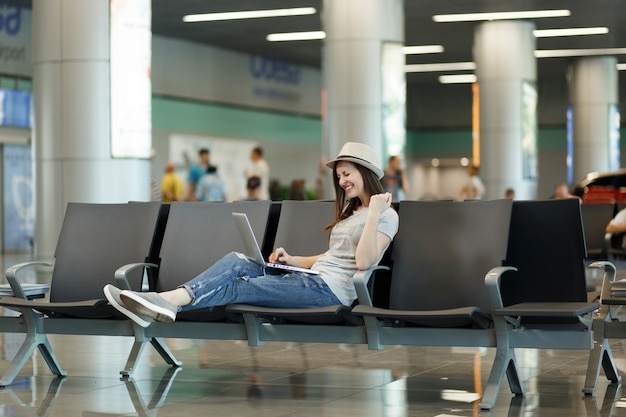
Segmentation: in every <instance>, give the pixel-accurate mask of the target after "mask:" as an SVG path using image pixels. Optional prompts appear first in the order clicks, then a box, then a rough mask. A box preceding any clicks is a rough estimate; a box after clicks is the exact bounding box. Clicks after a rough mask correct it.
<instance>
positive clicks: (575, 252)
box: [488, 199, 619, 394]
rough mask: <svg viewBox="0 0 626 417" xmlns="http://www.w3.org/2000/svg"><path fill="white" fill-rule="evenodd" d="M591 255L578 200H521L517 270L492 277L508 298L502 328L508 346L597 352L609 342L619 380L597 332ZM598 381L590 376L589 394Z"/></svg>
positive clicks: (515, 234)
mask: <svg viewBox="0 0 626 417" xmlns="http://www.w3.org/2000/svg"><path fill="white" fill-rule="evenodd" d="M582 207H584V205H583V206H582ZM585 258H586V252H585V236H584V233H583V225H582V213H581V205H580V204H579V202H578V200H577V199H562V200H546V201H515V202H514V204H513V211H512V215H511V226H510V233H509V243H508V245H507V255H506V259H505V261H504V265H505V266H508V267H514V268H515V269H516V271H507V272H505V273H504V274H503V275H502V277H501V278H500V279H499V280H495V279H491V280H488V286H489V288H490V291H492V292H493V294H494V298H496V297H498V296H499V297H501V302H502V305H501V306H496V307H497V308H495V324H496V328H497V329H498V330H499V338H501V340H502V344H505V345H508V346H511V347H513V348H539V349H583V350H590V351H591V350H592V349H594V347H595V346H596V345H597V344H599V345H600V346H604V347H605V350H604V351H603V352H602V353H603V355H604V361H603V367H604V371H605V373H606V376H607V378H608V379H609V380H611V381H616V380H618V379H619V376H618V373H617V368H616V366H615V363H614V360H613V357H612V354H611V350H610V347H609V346H608V343H606V340H605V339H604V338H603V337H602V335H601V333H599V332H594V331H592V319H593V314H594V312H595V311H596V310H598V309H599V307H600V305H599V303H597V302H588V294H587V288H586V278H585ZM499 346H500V345H499ZM590 353H592V354H595V353H594V352H590ZM596 380H597V374H596V379H593V378H589V377H588V378H587V380H586V381H585V386H584V387H583V392H585V393H586V394H591V393H592V392H593V391H594V390H595V385H596Z"/></svg>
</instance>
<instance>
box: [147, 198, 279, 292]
mask: <svg viewBox="0 0 626 417" xmlns="http://www.w3.org/2000/svg"><path fill="white" fill-rule="evenodd" d="M270 204H271V202H270V201H239V202H234V203H215V202H206V203H197V202H194V203H190V202H174V203H171V206H170V213H169V216H168V220H167V227H166V228H165V235H164V236H163V244H162V245H161V256H160V257H161V266H160V268H159V276H158V280H157V285H156V289H157V291H165V290H171V289H173V288H176V287H178V286H179V285H181V284H183V283H185V282H187V281H189V280H190V279H192V278H194V277H196V276H197V275H198V274H200V273H201V272H202V271H204V270H205V269H207V268H208V267H210V266H211V265H213V264H214V263H215V262H216V261H218V260H219V259H220V258H222V257H223V256H224V255H226V254H227V253H229V252H232V251H240V252H243V251H244V247H243V242H242V240H241V236H240V235H239V232H238V231H237V226H236V225H235V222H234V220H233V216H232V213H233V212H240V213H246V214H247V215H248V220H249V221H250V224H251V226H252V230H253V232H254V235H255V236H256V238H257V241H258V242H259V245H262V242H263V240H264V238H265V231H266V226H267V222H268V216H269V210H270Z"/></svg>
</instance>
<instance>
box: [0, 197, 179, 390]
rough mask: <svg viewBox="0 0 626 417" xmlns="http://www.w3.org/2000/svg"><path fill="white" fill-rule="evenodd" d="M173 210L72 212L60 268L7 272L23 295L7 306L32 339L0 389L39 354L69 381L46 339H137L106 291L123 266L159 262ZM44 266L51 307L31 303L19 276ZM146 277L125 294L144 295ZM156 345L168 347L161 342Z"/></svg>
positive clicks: (81, 207) (95, 207)
mask: <svg viewBox="0 0 626 417" xmlns="http://www.w3.org/2000/svg"><path fill="white" fill-rule="evenodd" d="M167 209H168V207H167V205H161V204H160V203H139V202H138V203H129V204H86V203H69V204H68V206H67V209H66V213H65V217H64V220H63V225H62V228H61V232H60V234H59V239H58V241H57V245H56V249H55V260H54V265H51V264H49V263H45V262H38V261H33V262H26V263H23V264H18V265H15V266H12V267H10V268H9V269H7V271H6V277H7V280H8V281H9V283H10V285H11V288H12V289H13V292H14V294H16V295H15V296H13V297H2V298H1V299H0V306H3V307H5V308H9V309H13V310H16V311H19V312H20V313H21V318H22V319H23V320H24V323H25V332H26V339H25V341H24V342H23V344H22V346H21V347H20V349H19V351H18V352H17V354H16V356H15V358H14V359H13V361H12V362H11V364H10V365H9V368H8V369H7V370H6V371H5V373H4V375H3V377H2V379H0V385H2V386H5V385H8V384H10V383H11V382H12V381H13V379H14V378H15V377H16V375H17V374H18V372H19V371H20V370H21V368H22V367H23V365H24V364H25V362H26V360H27V359H28V358H29V357H30V355H31V354H32V353H33V351H34V349H35V348H39V350H40V352H41V354H42V356H43V358H44V359H45V361H46V362H47V364H48V366H49V367H50V370H51V371H52V372H53V373H54V374H56V375H59V376H63V375H65V372H64V371H63V370H62V369H61V366H60V364H59V363H58V360H57V358H56V356H55V354H54V352H53V350H52V347H51V346H50V343H49V342H48V338H47V334H84V335H100V334H104V335H109V334H112V335H126V336H133V334H134V331H133V328H132V325H130V324H129V323H128V320H115V319H116V318H122V315H121V314H119V313H118V312H117V311H116V310H114V309H113V308H112V307H111V306H109V305H108V303H107V302H106V300H105V299H104V294H103V292H102V288H103V287H104V286H105V285H106V284H111V283H115V280H114V274H115V271H116V269H117V268H118V267H120V266H121V265H124V264H128V263H130V262H138V261H140V262H145V263H147V264H152V263H154V262H157V259H156V258H155V257H154V250H155V245H158V243H157V242H158V241H159V240H160V236H157V232H158V231H159V230H161V225H162V223H163V222H164V221H165V220H166V217H167ZM42 265H47V266H53V268H52V278H51V283H50V294H49V295H50V297H49V300H41V299H36V300H28V299H26V297H23V295H24V294H23V291H22V289H21V285H20V280H19V278H20V272H21V271H22V270H24V269H25V268H29V267H41V266H42ZM143 272H144V271H143V269H136V270H134V271H133V272H132V273H131V274H129V275H128V277H127V278H128V279H127V284H126V285H127V287H126V288H129V289H135V290H141V288H142V285H143V282H144V274H143ZM20 295H21V296H22V297H20ZM150 342H152V343H153V344H154V345H155V346H160V345H161V342H160V341H159V340H156V339H155V340H150ZM170 356H171V354H170Z"/></svg>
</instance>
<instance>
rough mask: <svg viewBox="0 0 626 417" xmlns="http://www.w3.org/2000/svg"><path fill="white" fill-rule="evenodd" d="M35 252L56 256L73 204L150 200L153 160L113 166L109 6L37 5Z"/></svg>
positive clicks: (96, 2)
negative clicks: (65, 218) (70, 207)
mask: <svg viewBox="0 0 626 417" xmlns="http://www.w3.org/2000/svg"><path fill="white" fill-rule="evenodd" d="M32 27H33V86H34V88H33V91H34V120H35V122H34V131H33V132H34V143H33V159H34V171H35V173H34V179H35V199H36V226H35V250H36V255H37V257H39V258H49V257H51V256H53V254H54V248H55V246H56V240H57V238H58V234H59V231H60V228H61V222H62V220H63V216H64V213H65V207H66V205H67V203H68V202H93V203H105V202H106V203H111V202H127V201H130V200H148V199H149V184H150V173H149V172H150V169H149V161H148V160H139V159H113V158H112V157H111V143H110V141H111V139H110V137H111V132H110V131H111V126H110V108H109V107H110V104H109V103H110V82H109V79H110V70H109V64H110V58H109V55H110V54H109V0H89V1H84V0H34V1H33V24H32Z"/></svg>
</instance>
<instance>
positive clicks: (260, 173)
mask: <svg viewBox="0 0 626 417" xmlns="http://www.w3.org/2000/svg"><path fill="white" fill-rule="evenodd" d="M251 176H256V177H259V178H260V179H261V188H260V189H259V200H269V199H270V166H269V165H268V163H267V161H266V160H265V159H259V160H258V161H256V162H255V163H254V165H253V167H252V174H251Z"/></svg>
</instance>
